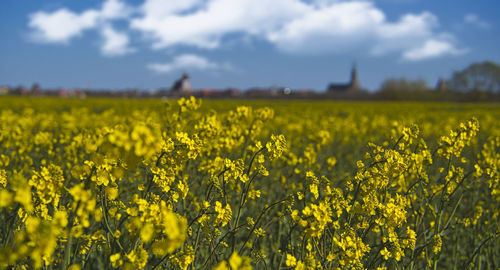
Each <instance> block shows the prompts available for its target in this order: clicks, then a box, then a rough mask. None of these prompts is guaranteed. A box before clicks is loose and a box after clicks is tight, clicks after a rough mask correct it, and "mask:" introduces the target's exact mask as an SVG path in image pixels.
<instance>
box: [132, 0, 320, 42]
mask: <svg viewBox="0 0 500 270" xmlns="http://www.w3.org/2000/svg"><path fill="white" fill-rule="evenodd" d="M183 3H184V2H183ZM311 9H312V6H310V5H307V4H305V3H302V2H301V1H299V0H273V1H268V0H238V1H234V0H211V1H205V2H203V4H202V3H201V1H196V0H190V1H187V2H185V3H184V4H176V5H174V6H171V5H170V3H167V2H165V1H159V0H146V2H145V3H144V5H143V6H142V7H141V16H140V17H138V18H135V19H133V20H132V21H131V27H132V28H133V29H135V30H139V31H141V32H143V33H145V34H146V36H147V37H148V38H149V39H151V40H152V41H153V48H155V49H161V48H166V47H171V46H175V45H190V46H195V47H199V48H206V49H214V48H217V47H219V46H220V42H221V40H222V39H223V38H224V37H225V36H227V35H229V34H233V33H244V34H252V35H255V36H263V35H265V33H267V32H269V31H270V30H272V29H275V28H278V27H280V26H281V25H282V24H283V22H284V21H289V20H291V19H293V18H294V17H297V16H302V15H303V14H305V13H306V12H309V11H311Z"/></svg>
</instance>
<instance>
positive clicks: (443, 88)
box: [436, 78, 448, 92]
mask: <svg viewBox="0 0 500 270" xmlns="http://www.w3.org/2000/svg"><path fill="white" fill-rule="evenodd" d="M436 90H437V91H441V92H444V91H446V90H448V87H447V85H446V80H445V79H443V78H439V80H438V82H437V84H436Z"/></svg>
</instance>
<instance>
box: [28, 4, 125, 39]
mask: <svg viewBox="0 0 500 270" xmlns="http://www.w3.org/2000/svg"><path fill="white" fill-rule="evenodd" d="M132 11H133V10H132V8H131V7H129V6H127V5H126V4H124V3H123V2H121V1H120V0H107V1H105V2H104V3H103V4H102V6H101V9H99V10H96V9H88V10H85V11H83V12H81V13H80V14H78V13H75V12H73V11H70V10H68V9H66V8H61V9H58V10H56V11H53V12H45V11H38V12H35V13H33V14H30V15H29V22H28V26H29V27H30V28H31V29H32V33H31V34H32V37H33V40H34V41H37V42H43V43H62V44H67V43H69V41H70V40H71V39H72V38H75V37H78V36H81V35H82V33H83V32H84V31H85V30H90V29H98V28H102V27H105V25H106V23H107V22H108V21H110V20H116V19H125V18H127V17H128V16H129V15H130V14H131V13H132Z"/></svg>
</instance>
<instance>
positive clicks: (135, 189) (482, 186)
mask: <svg viewBox="0 0 500 270" xmlns="http://www.w3.org/2000/svg"><path fill="white" fill-rule="evenodd" d="M499 119H500V106H499V105H498V104H493V103H490V104H465V103H464V104H458V103H409V102H406V103H405V102H399V103H397V102H395V103H388V102H379V103H370V102H333V101H263V100H262V101H235V100H231V101H229V100H228V101H212V100H200V99H195V98H180V99H178V100H167V101H160V100H125V99H123V100H122V99H84V100H77V99H51V98H16V97H4V98H0V147H1V148H0V221H1V227H0V268H2V269H4V268H11V267H12V268H11V269H72V270H75V269H113V268H116V269H218V270H222V269H233V270H236V269H499V267H500V261H499V259H498V258H500V223H499V222H500V217H499V211H500V121H499Z"/></svg>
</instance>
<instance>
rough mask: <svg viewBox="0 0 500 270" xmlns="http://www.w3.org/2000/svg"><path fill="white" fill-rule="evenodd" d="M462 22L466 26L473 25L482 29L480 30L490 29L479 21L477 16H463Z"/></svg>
mask: <svg viewBox="0 0 500 270" xmlns="http://www.w3.org/2000/svg"><path fill="white" fill-rule="evenodd" d="M464 22H465V23H468V24H472V25H475V26H477V27H479V28H482V29H489V28H490V24H489V23H488V22H486V21H484V20H482V19H480V18H479V16H478V15H477V14H474V13H469V14H467V15H465V16H464Z"/></svg>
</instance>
